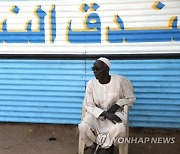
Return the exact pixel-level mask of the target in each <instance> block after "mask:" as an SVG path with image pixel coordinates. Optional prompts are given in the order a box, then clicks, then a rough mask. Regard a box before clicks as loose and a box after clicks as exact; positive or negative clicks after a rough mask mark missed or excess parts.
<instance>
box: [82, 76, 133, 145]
mask: <svg viewBox="0 0 180 154" xmlns="http://www.w3.org/2000/svg"><path fill="white" fill-rule="evenodd" d="M134 101H135V96H134V93H133V88H132V84H131V82H130V81H129V80H128V79H127V78H125V77H123V76H119V75H111V80H110V82H109V83H108V84H101V83H99V81H98V80H97V79H92V80H90V81H89V82H88V83H87V87H86V93H85V98H84V103H83V105H84V107H85V109H86V111H87V112H86V114H85V117H84V118H83V120H82V122H81V123H80V124H79V131H80V134H81V137H82V139H84V141H85V143H86V145H87V146H91V145H92V143H93V142H97V135H98V134H107V133H108V135H109V137H110V139H113V138H115V137H120V136H125V130H126V126H125V124H126V122H127V115H126V114H125V113H124V112H123V111H121V110H118V111H117V112H116V113H115V114H116V115H117V116H119V117H120V119H121V120H122V123H116V124H114V123H112V122H111V121H110V120H108V119H104V118H103V117H102V116H100V115H101V114H102V113H103V112H104V111H107V110H108V109H109V108H110V107H111V106H112V105H113V104H118V105H119V106H121V107H123V106H124V105H127V104H128V105H132V104H133V102H134ZM108 146H111V145H108ZM104 147H106V145H104Z"/></svg>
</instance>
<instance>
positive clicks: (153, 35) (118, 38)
mask: <svg viewBox="0 0 180 154" xmlns="http://www.w3.org/2000/svg"><path fill="white" fill-rule="evenodd" d="M115 18H116V21H115V23H116V24H117V23H118V28H117V29H110V28H109V27H107V28H106V37H107V38H106V40H107V41H108V42H110V43H122V42H128V43H134V42H168V41H180V30H179V29H178V26H177V21H178V20H177V17H176V16H175V17H172V18H171V19H170V20H169V23H170V26H169V28H166V29H152V30H125V29H124V24H123V21H122V20H121V18H120V17H119V16H118V15H117V16H115Z"/></svg>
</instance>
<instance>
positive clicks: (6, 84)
mask: <svg viewBox="0 0 180 154" xmlns="http://www.w3.org/2000/svg"><path fill="white" fill-rule="evenodd" d="M84 66H85V61H83V60H77V61H72V60H65V61H63V60H0V121H10V122H35V123H71V124H76V123H78V122H79V118H80V116H81V104H82V98H83V96H84V89H85V82H84V69H85V67H84Z"/></svg>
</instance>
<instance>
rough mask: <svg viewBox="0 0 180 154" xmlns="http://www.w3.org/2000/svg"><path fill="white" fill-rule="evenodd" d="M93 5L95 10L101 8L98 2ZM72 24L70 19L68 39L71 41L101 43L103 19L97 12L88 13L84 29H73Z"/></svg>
mask: <svg viewBox="0 0 180 154" xmlns="http://www.w3.org/2000/svg"><path fill="white" fill-rule="evenodd" d="M86 6H87V5H86ZM92 7H93V9H94V10H96V9H97V8H99V6H98V5H97V4H96V3H94V4H93V5H92ZM85 12H86V11H85ZM71 24H72V21H71V20H70V21H69V23H68V26H67V34H66V36H67V41H69V42H71V43H101V21H100V17H99V15H98V14H97V13H91V14H87V15H86V17H85V19H84V29H83V30H81V29H77V30H72V28H71Z"/></svg>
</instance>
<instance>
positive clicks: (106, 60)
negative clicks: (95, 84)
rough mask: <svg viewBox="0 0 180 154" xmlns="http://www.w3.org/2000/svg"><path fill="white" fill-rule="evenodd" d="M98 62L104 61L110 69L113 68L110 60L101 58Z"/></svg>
mask: <svg viewBox="0 0 180 154" xmlns="http://www.w3.org/2000/svg"><path fill="white" fill-rule="evenodd" d="M97 60H100V61H102V62H103V63H105V64H106V65H107V66H108V67H109V68H110V67H111V62H110V60H109V59H107V58H105V57H100V58H98V59H97Z"/></svg>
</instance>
